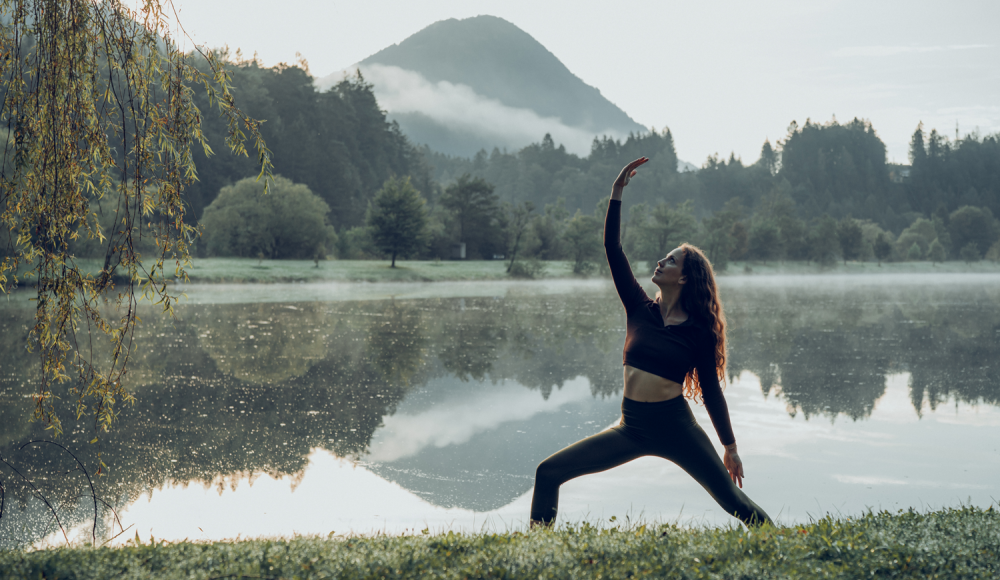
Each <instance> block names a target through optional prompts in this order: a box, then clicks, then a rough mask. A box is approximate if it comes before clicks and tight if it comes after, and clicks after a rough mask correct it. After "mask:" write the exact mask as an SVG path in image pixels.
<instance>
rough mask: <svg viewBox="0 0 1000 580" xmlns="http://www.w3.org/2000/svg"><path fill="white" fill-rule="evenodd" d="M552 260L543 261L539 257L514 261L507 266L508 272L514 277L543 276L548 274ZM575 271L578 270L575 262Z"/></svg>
mask: <svg viewBox="0 0 1000 580" xmlns="http://www.w3.org/2000/svg"><path fill="white" fill-rule="evenodd" d="M549 263H550V262H543V261H541V260H539V259H538V258H526V259H522V260H519V261H517V262H512V263H511V264H510V266H509V267H508V268H507V273H508V274H510V275H511V276H513V277H514V278H529V279H531V278H541V277H543V276H545V275H546V273H547V270H548V265H549ZM573 271H574V272H576V264H575V263H574V264H573Z"/></svg>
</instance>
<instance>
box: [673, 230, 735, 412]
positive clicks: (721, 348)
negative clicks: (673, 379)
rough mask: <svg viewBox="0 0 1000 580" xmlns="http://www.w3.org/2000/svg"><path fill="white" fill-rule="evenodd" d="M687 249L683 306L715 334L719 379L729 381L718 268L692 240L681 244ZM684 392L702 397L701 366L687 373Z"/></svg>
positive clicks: (687, 395)
mask: <svg viewBox="0 0 1000 580" xmlns="http://www.w3.org/2000/svg"><path fill="white" fill-rule="evenodd" d="M681 250H683V252H684V267H683V268H682V269H681V273H682V275H683V276H685V277H686V278H687V282H686V283H685V284H684V289H683V290H681V301H680V302H681V308H683V309H684V312H686V313H687V314H688V316H694V317H695V320H696V321H698V322H700V323H702V324H705V325H706V326H708V327H709V328H711V329H712V333H713V334H715V372H716V375H717V376H718V378H719V383H721V384H723V385H725V382H726V314H725V312H723V310H722V302H721V301H719V287H718V286H717V285H716V284H715V272H714V271H713V270H712V263H711V262H709V261H708V258H706V257H705V254H704V252H702V251H701V250H700V249H698V248H697V247H695V246H692V245H691V244H681ZM684 396H685V397H687V398H688V399H691V400H694V401H701V381H700V380H699V377H698V371H697V369H692V371H691V372H690V373H688V375H687V376H686V377H684Z"/></svg>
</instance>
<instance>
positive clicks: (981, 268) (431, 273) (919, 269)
mask: <svg viewBox="0 0 1000 580" xmlns="http://www.w3.org/2000/svg"><path fill="white" fill-rule="evenodd" d="M79 264H80V266H81V267H83V268H85V269H87V270H89V271H92V272H97V271H99V270H100V268H101V266H102V264H103V262H99V261H98V260H80V261H79ZM543 264H544V268H543V271H542V273H541V274H540V275H539V276H537V277H538V278H541V279H558V278H574V277H578V276H576V275H574V274H573V264H572V262H569V261H559V260H553V261H547V262H543ZM637 266H639V265H637ZM187 273H188V277H189V278H190V280H191V282H192V283H201V284H218V283H279V282H443V281H474V280H509V279H511V278H510V276H509V275H508V274H507V263H506V262H505V261H503V260H470V261H419V260H399V261H397V262H396V267H395V268H390V267H389V262H387V261H384V260H327V261H321V262H319V265H318V266H317V264H316V263H315V262H313V261H311V260H262V261H258V260H256V259H252V258H199V259H195V260H194V261H193V264H192V266H191V267H189V268H187ZM950 273H954V274H958V273H962V274H967V273H992V274H1000V264H997V263H994V262H988V261H981V262H976V263H971V264H967V263H965V262H960V261H955V262H944V263H942V264H932V263H930V262H886V263H883V264H882V265H881V266H879V265H878V264H877V263H875V262H848V263H846V264H844V263H843V262H837V263H835V264H832V265H829V266H819V265H818V264H815V263H803V262H785V263H780V262H770V263H763V262H731V263H729V264H727V265H726V267H725V268H724V269H720V270H719V271H718V274H719V275H720V276H769V275H815V274H832V275H845V274H846V275H855V274H857V275H875V274H881V275H886V274H950ZM637 274H638V272H637ZM594 276H597V274H595V275H594ZM25 282H27V283H28V284H29V285H30V284H31V283H33V280H30V279H29V280H26V281H25Z"/></svg>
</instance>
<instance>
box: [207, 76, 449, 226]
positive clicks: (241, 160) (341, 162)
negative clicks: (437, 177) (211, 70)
mask: <svg viewBox="0 0 1000 580" xmlns="http://www.w3.org/2000/svg"><path fill="white" fill-rule="evenodd" d="M201 64H203V63H201ZM229 71H230V74H231V75H232V84H233V87H235V88H234V94H235V96H236V99H237V103H238V104H239V106H240V107H241V108H242V109H243V111H244V112H246V113H247V114H248V115H250V116H251V117H254V118H256V119H261V120H263V121H265V122H264V124H263V126H262V128H261V132H262V133H263V135H264V138H265V140H266V142H267V146H268V148H270V150H271V152H272V154H273V158H274V171H275V173H276V174H280V175H282V176H284V177H287V178H289V179H291V180H292V181H294V182H296V183H302V184H305V185H306V186H308V187H309V189H310V190H312V192H313V193H315V194H316V195H318V196H319V197H320V198H321V199H322V200H323V201H325V202H326V203H327V205H329V206H330V209H331V211H330V222H331V224H332V225H333V226H334V227H336V228H337V229H338V230H340V229H342V228H345V227H350V226H352V225H356V224H359V223H361V222H362V221H363V220H364V215H365V210H366V208H367V207H368V201H369V200H370V199H371V198H372V196H373V195H374V193H375V192H376V191H377V190H378V189H379V188H381V187H382V183H383V182H385V180H386V179H388V178H389V177H390V176H392V175H409V176H412V179H413V181H414V182H415V185H416V187H417V189H419V190H420V191H422V192H424V193H425V195H427V194H428V193H429V192H430V189H431V188H432V187H433V185H432V184H431V182H430V174H429V172H428V170H427V169H426V168H425V167H424V166H423V165H422V163H423V162H422V159H423V158H422V156H421V154H420V153H419V152H418V151H417V150H416V149H414V148H413V147H412V146H411V145H410V144H409V142H408V141H407V139H406V138H405V137H404V136H403V134H402V133H401V132H400V130H399V127H398V126H397V125H395V124H394V123H390V122H388V121H387V120H386V117H385V112H384V111H382V110H380V109H379V105H378V103H377V102H376V100H375V95H374V94H373V92H372V87H371V85H370V84H368V83H366V82H365V81H364V79H363V78H360V77H355V78H345V79H344V80H342V81H341V82H339V83H337V84H336V85H334V86H333V87H332V88H330V89H329V90H327V91H324V92H320V91H319V90H317V89H316V88H315V87H314V85H313V78H312V77H311V76H310V75H309V73H308V72H307V71H306V70H303V68H301V67H299V66H288V65H279V66H275V67H271V68H264V67H261V66H259V65H258V63H257V62H254V61H249V62H237V63H233V64H232V66H231V67H230V69H229ZM194 99H195V101H196V102H197V104H198V107H199V109H201V111H202V114H203V117H202V126H203V129H204V131H205V135H206V136H207V137H208V140H209V143H210V144H212V146H213V147H214V148H215V150H216V151H219V152H221V153H220V154H217V155H210V156H205V155H204V154H202V153H199V155H198V157H197V159H196V163H197V165H198V179H199V182H198V183H196V184H195V185H194V186H193V187H192V188H191V189H190V190H189V191H188V199H189V200H190V203H191V209H192V212H193V214H194V216H195V217H196V218H198V219H200V218H201V215H202V212H203V211H204V209H205V208H206V207H207V206H208V205H209V204H210V203H211V202H212V200H214V199H215V197H216V196H217V195H218V194H219V190H220V189H222V187H223V186H226V185H230V184H233V183H235V182H237V181H239V180H240V179H243V178H245V177H249V176H254V175H256V171H255V160H253V159H248V158H245V157H238V156H235V155H231V154H229V153H228V152H222V144H223V143H224V140H225V138H226V135H227V133H226V131H227V128H226V125H225V123H224V120H223V119H221V118H220V117H219V116H218V115H217V114H216V111H215V108H214V107H212V106H211V105H210V104H209V102H208V97H207V96H206V95H205V94H204V91H201V92H199V91H195V92H194Z"/></svg>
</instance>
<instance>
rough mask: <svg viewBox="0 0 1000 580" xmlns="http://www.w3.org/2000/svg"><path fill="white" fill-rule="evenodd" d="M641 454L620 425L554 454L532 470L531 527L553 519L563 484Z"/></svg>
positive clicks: (642, 451)
mask: <svg viewBox="0 0 1000 580" xmlns="http://www.w3.org/2000/svg"><path fill="white" fill-rule="evenodd" d="M643 455H648V453H646V452H645V450H644V449H642V446H641V445H640V444H639V443H637V442H635V441H634V440H633V439H631V438H630V437H627V436H626V435H624V434H623V433H622V432H621V431H620V428H619V427H614V428H612V429H608V430H607V431H601V432H600V433H597V434H596V435H591V436H590V437H587V438H586V439H581V440H580V441H577V442H576V443H574V444H572V445H570V446H569V447H566V448H564V449H562V450H560V451H557V452H555V453H553V454H552V455H550V456H549V457H548V458H546V459H545V460H544V461H542V462H541V463H540V464H539V465H538V469H536V470H535V491H534V494H533V495H532V498H531V525H532V527H534V526H536V525H551V524H552V523H553V522H555V519H556V513H557V511H558V504H559V486H561V485H562V484H564V483H566V482H567V481H569V480H571V479H574V478H577V477H580V476H581V475H588V474H591V473H600V472H602V471H607V470H608V469H611V468H612V467H617V466H619V465H622V464H624V463H628V462H629V461H632V460H633V459H638V458H639V457H642V456H643Z"/></svg>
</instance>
